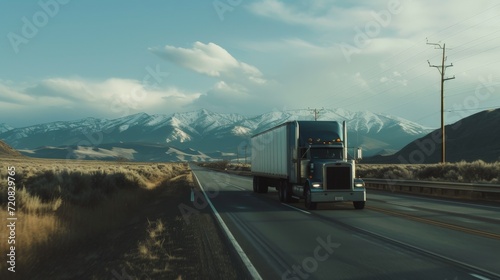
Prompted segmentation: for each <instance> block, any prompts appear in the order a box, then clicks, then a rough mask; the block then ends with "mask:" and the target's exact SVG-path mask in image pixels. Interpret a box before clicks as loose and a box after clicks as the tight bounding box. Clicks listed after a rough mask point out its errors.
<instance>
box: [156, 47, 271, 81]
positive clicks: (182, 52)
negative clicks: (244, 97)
mask: <svg viewBox="0 0 500 280" xmlns="http://www.w3.org/2000/svg"><path fill="white" fill-rule="evenodd" d="M149 50H150V51H151V52H153V53H155V54H156V55H158V56H160V57H162V58H164V59H166V60H168V61H170V62H172V63H175V64H176V65H179V66H181V67H184V68H187V69H190V70H193V71H195V72H198V73H201V74H205V75H208V76H211V77H218V78H223V79H237V80H247V81H251V82H254V83H258V84H262V83H265V81H266V80H265V79H264V78H263V75H262V73H261V72H260V70H259V69H258V68H257V67H255V66H252V65H250V64H247V63H244V62H241V61H238V60H237V59H236V58H234V57H233V56H232V55H231V54H230V53H229V52H228V51H226V50H225V49H224V48H222V47H221V46H219V45H217V44H215V43H208V44H204V43H201V42H195V43H194V44H193V47H192V48H190V49H186V48H181V47H174V46H169V45H167V46H165V47H164V48H149Z"/></svg>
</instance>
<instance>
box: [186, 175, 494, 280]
mask: <svg viewBox="0 0 500 280" xmlns="http://www.w3.org/2000/svg"><path fill="white" fill-rule="evenodd" d="M191 168H192V170H193V172H194V174H195V178H197V180H198V181H199V183H200V184H201V187H202V189H204V190H205V193H206V196H204V195H203V196H202V194H201V193H196V194H195V195H194V202H193V203H194V204H196V206H197V207H199V208H200V207H211V206H210V205H209V204H208V203H207V201H205V200H207V198H206V197H208V198H209V200H210V201H211V204H212V206H213V208H214V209H215V210H216V212H217V213H218V214H217V215H219V216H220V218H222V220H223V221H224V223H225V225H226V226H227V228H228V229H229V231H230V232H231V234H232V236H233V237H234V243H237V245H239V246H240V247H241V251H242V252H241V255H242V256H243V259H245V258H247V260H246V265H247V266H248V267H249V269H250V271H252V272H253V277H254V278H256V279H259V278H262V279H294V280H295V279H297V280H298V279H355V280H368V279H384V280H387V279H398V280H401V279H418V280H421V279H426V280H430V279H442V280H445V279H447V280H463V279H475V280H478V279H500V207H496V206H486V205H479V204H473V203H460V202H453V201H446V200H442V199H432V198H422V197H414V196H409V195H402V194H396V193H389V192H379V191H371V190H368V192H367V204H366V208H365V209H363V210H355V209H354V207H353V206H352V203H347V202H342V203H336V204H333V203H328V204H319V205H318V210H314V211H308V210H306V209H305V208H304V207H303V200H301V201H300V202H297V203H290V204H282V203H280V202H279V201H278V194H277V192H276V190H274V188H270V189H269V192H268V193H267V194H256V193H253V192H252V179H251V177H242V176H236V175H229V174H226V173H221V172H215V171H210V170H207V169H203V168H200V167H197V166H195V165H191Z"/></svg>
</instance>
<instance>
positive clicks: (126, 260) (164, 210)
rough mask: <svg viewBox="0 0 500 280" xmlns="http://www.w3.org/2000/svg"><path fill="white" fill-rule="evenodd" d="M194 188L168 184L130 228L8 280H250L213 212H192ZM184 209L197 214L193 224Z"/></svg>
mask: <svg viewBox="0 0 500 280" xmlns="http://www.w3.org/2000/svg"><path fill="white" fill-rule="evenodd" d="M191 188H198V186H196V185H195V184H194V183H193V178H192V174H191V173H190V172H189V173H186V174H183V175H180V176H177V177H175V178H173V179H170V180H168V181H165V182H163V183H161V185H160V186H159V187H157V188H156V189H154V190H152V191H151V194H150V199H148V201H149V202H148V203H147V204H145V205H143V207H142V208H141V211H138V212H136V214H135V215H133V216H132V217H130V219H129V220H128V222H127V224H124V225H123V226H121V227H119V228H116V229H114V230H111V231H109V232H106V234H105V235H102V236H93V237H89V238H88V239H86V240H85V241H83V242H81V243H79V244H77V245H75V246H73V247H72V248H71V249H68V250H65V251H64V252H60V254H58V255H57V256H49V257H48V258H47V259H46V260H43V261H42V262H41V263H40V264H39V265H37V266H36V267H30V268H24V269H23V268H19V270H21V273H16V274H17V275H16V276H17V277H15V278H9V279H117V280H118V279H120V280H121V279H125V280H132V279H249V276H248V274H247V271H246V268H245V267H244V266H243V264H242V263H241V260H240V259H239V257H238V256H237V255H236V253H235V252H234V249H233V248H232V247H231V245H230V244H229V242H228V241H227V239H226V237H225V235H224V233H223V232H222V231H221V230H220V227H219V226H218V224H217V221H216V220H215V219H214V217H213V215H212V213H211V210H210V208H209V207H205V208H203V209H195V208H194V207H193V205H192V202H191V201H190V194H191ZM180 205H183V207H185V209H191V210H193V212H189V213H190V215H189V217H188V218H189V223H188V222H186V219H185V215H184V216H183V215H182V212H181V210H180V209H179V206H180ZM186 207H190V208H186ZM194 210H196V212H195V211H194ZM96 218H98V217H96ZM54 246H57V240H54Z"/></svg>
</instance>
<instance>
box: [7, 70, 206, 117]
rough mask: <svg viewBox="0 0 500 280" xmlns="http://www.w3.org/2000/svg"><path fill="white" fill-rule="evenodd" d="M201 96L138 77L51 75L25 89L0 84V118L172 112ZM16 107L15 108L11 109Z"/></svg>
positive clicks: (102, 115)
mask: <svg viewBox="0 0 500 280" xmlns="http://www.w3.org/2000/svg"><path fill="white" fill-rule="evenodd" d="M199 97H200V93H197V92H185V91H183V90H180V89H178V88H176V87H166V88H150V87H146V86H145V85H143V84H141V82H139V81H137V80H131V79H120V78H111V79H107V80H104V81H89V80H84V79H80V78H78V79H76V78H73V79H67V78H50V79H45V80H42V81H39V82H37V83H35V84H32V85H29V86H25V87H23V88H14V87H13V86H12V85H7V84H3V83H0V100H1V102H0V119H1V120H2V122H6V123H8V124H11V125H13V126H15V125H18V124H16V121H15V120H17V121H19V120H26V119H30V118H31V119H36V120H37V121H38V122H42V121H54V120H59V119H60V118H61V116H63V115H64V119H78V118H85V117H90V116H95V117H105V118H116V117H121V116H124V115H129V114H133V113H137V112H148V113H170V112H176V111H179V109H180V108H183V107H186V106H189V105H190V104H192V103H193V102H194V101H195V100H197V99H198V98H199ZM12 106H16V110H12Z"/></svg>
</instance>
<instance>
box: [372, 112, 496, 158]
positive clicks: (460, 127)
mask: <svg viewBox="0 0 500 280" xmlns="http://www.w3.org/2000/svg"><path fill="white" fill-rule="evenodd" d="M445 130H446V161H447V162H458V161H461V160H465V161H475V160H483V161H485V162H494V161H500V109H494V110H487V111H482V112H479V113H477V114H474V115H472V116H469V117H467V118H464V119H462V120H460V121H458V122H456V123H454V124H451V125H447V126H446V128H445ZM440 135H441V134H440V129H438V130H435V131H433V132H431V133H429V134H427V135H426V136H424V137H422V138H419V139H417V140H415V141H413V142H411V143H410V144H408V145H406V146H405V147H404V148H403V149H401V150H400V151H399V152H397V153H395V154H393V155H389V156H376V157H372V158H367V159H365V160H364V162H366V163H437V162H440V161H441V137H440Z"/></svg>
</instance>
